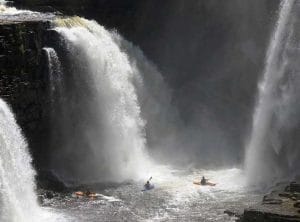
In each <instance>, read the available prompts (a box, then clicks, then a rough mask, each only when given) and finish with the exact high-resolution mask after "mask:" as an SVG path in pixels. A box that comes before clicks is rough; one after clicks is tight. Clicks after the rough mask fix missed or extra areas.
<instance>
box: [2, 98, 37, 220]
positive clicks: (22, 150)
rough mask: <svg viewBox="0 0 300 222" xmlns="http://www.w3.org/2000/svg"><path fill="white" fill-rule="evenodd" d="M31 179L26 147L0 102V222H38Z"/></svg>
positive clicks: (31, 169) (5, 107)
mask: <svg viewBox="0 0 300 222" xmlns="http://www.w3.org/2000/svg"><path fill="white" fill-rule="evenodd" d="M34 176H35V172H34V169H33V168H32V166H31V157H30V155H29V153H28V148H27V143H26V141H25V139H24V138H23V136H22V133H21V130H20V128H19V127H18V125H17V123H16V121H15V118H14V115H13V114H12V112H11V110H10V108H9V107H8V106H7V104H6V103H5V102H4V101H3V100H1V99H0V221H8V222H19V221H22V222H26V221H28V222H32V221H41V220H40V219H41V215H40V213H41V210H40V208H39V206H38V204H37V200H36V194H35V191H34V190H35V182H34Z"/></svg>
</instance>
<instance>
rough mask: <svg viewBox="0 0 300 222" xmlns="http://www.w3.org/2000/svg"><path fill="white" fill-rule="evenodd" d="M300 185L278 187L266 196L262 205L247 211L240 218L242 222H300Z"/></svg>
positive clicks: (294, 183)
mask: <svg viewBox="0 0 300 222" xmlns="http://www.w3.org/2000/svg"><path fill="white" fill-rule="evenodd" d="M299 186H300V183H296V182H293V183H290V184H289V185H288V186H286V187H285V188H284V186H283V185H282V184H281V185H278V186H277V187H276V188H275V189H274V190H273V191H272V192H271V193H269V194H267V195H265V196H264V198H263V201H262V203H261V204H260V205H257V206H253V207H251V208H250V209H245V211H244V214H243V215H241V216H240V220H239V221H242V222H292V221H293V222H296V221H297V222H299V221H300V212H299V207H300V193H299V190H298V189H297V188H299Z"/></svg>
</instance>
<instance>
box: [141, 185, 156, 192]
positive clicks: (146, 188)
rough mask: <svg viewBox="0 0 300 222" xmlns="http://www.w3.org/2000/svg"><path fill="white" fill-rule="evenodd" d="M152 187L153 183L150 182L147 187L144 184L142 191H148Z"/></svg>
mask: <svg viewBox="0 0 300 222" xmlns="http://www.w3.org/2000/svg"><path fill="white" fill-rule="evenodd" d="M152 189H154V185H153V184H151V185H150V186H149V187H146V186H144V189H143V190H142V191H148V190H152Z"/></svg>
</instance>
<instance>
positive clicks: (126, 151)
mask: <svg viewBox="0 0 300 222" xmlns="http://www.w3.org/2000/svg"><path fill="white" fill-rule="evenodd" d="M56 26H57V27H56V28H55V30H56V31H57V32H58V33H59V34H60V36H61V37H62V42H61V45H62V46H63V47H62V48H63V50H64V53H63V55H65V57H66V58H63V60H64V63H62V64H63V68H64V70H67V71H66V72H65V73H64V75H63V80H62V85H63V90H61V95H60V96H58V97H63V101H64V102H63V104H61V105H58V106H59V107H57V108H56V111H57V112H56V120H54V121H53V122H54V123H55V124H54V125H55V129H54V132H55V135H54V138H53V139H52V140H53V141H55V142H54V144H55V145H53V146H56V147H59V148H57V149H56V151H55V152H54V154H53V158H52V159H53V168H54V170H55V172H56V173H57V174H59V176H60V177H61V178H64V181H65V182H68V181H69V182H76V181H80V182H81V183H84V182H103V181H117V182H118V181H123V180H127V179H144V178H145V177H147V176H148V173H149V171H150V169H151V160H150V158H149V157H148V152H147V149H146V147H147V141H146V132H145V125H146V124H147V122H146V121H145V119H144V118H143V117H142V114H141V106H140V102H139V96H138V93H137V87H136V84H142V83H141V82H142V79H143V77H142V75H141V74H140V72H138V71H137V67H136V66H134V65H133V64H132V63H131V61H130V57H129V56H128V55H127V52H126V51H125V49H124V48H122V47H121V46H120V44H121V42H122V44H127V42H126V41H121V40H120V39H121V37H120V36H118V35H117V34H116V33H115V32H113V31H112V32H109V31H107V30H106V29H105V28H104V27H102V26H100V25H99V24H97V23H96V22H95V21H88V20H86V19H83V18H79V17H74V18H68V19H58V20H56ZM127 47H128V48H130V46H129V45H127ZM48 51H49V50H48ZM65 66H66V68H65ZM137 82H138V83H137ZM54 149H55V148H54Z"/></svg>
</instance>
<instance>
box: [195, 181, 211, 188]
mask: <svg viewBox="0 0 300 222" xmlns="http://www.w3.org/2000/svg"><path fill="white" fill-rule="evenodd" d="M193 184H195V185H200V186H212V187H213V186H216V184H215V183H211V182H206V183H205V184H201V182H200V181H194V182H193Z"/></svg>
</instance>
